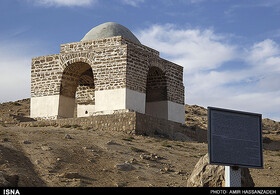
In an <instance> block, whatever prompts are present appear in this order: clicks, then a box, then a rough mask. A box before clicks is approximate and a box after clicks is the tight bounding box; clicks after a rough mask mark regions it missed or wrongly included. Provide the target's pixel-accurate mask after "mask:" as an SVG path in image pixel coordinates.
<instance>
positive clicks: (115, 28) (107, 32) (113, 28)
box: [81, 22, 141, 44]
mask: <svg viewBox="0 0 280 195" xmlns="http://www.w3.org/2000/svg"><path fill="white" fill-rule="evenodd" d="M114 36H122V37H125V38H127V39H129V40H131V41H132V42H134V43H138V44H141V43H140V41H139V40H138V39H137V38H136V36H135V35H134V34H133V33H132V32H131V31H130V30H128V29H127V28H126V27H124V26H123V25H120V24H117V23H115V22H107V23H104V24H100V25H99V26H96V27H94V28H93V29H91V30H90V31H89V32H88V33H87V34H86V35H85V36H84V38H83V39H82V40H81V41H89V40H96V39H104V38H108V37H114Z"/></svg>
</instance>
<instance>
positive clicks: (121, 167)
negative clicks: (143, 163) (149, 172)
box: [115, 163, 136, 171]
mask: <svg viewBox="0 0 280 195" xmlns="http://www.w3.org/2000/svg"><path fill="white" fill-rule="evenodd" d="M115 167H116V168H117V169H119V170H121V171H132V170H134V169H136V168H135V167H134V166H132V165H131V164H128V163H124V164H116V165H115Z"/></svg>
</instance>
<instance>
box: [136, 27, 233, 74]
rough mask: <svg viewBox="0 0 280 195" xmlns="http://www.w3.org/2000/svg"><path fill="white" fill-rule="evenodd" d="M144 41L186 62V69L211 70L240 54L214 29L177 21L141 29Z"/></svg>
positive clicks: (169, 55)
mask: <svg viewBox="0 0 280 195" xmlns="http://www.w3.org/2000/svg"><path fill="white" fill-rule="evenodd" d="M139 38H140V39H141V41H142V43H144V44H146V45H149V46H150V47H152V48H159V51H160V52H161V53H162V54H163V55H165V56H168V57H169V58H170V59H171V60H173V61H175V62H177V63H178V64H181V65H183V66H184V68H185V71H186V72H190V71H197V70H210V69H214V68H217V67H219V66H221V65H222V64H223V63H224V62H227V61H230V60H232V59H234V58H235V56H236V48H235V46H233V45H229V44H226V43H224V42H223V41H224V37H223V36H221V35H216V34H214V32H213V31H212V30H210V29H205V30H200V29H179V28H176V26H174V25H170V24H167V25H154V26H152V27H151V28H148V29H146V30H143V31H141V32H140V33H139Z"/></svg>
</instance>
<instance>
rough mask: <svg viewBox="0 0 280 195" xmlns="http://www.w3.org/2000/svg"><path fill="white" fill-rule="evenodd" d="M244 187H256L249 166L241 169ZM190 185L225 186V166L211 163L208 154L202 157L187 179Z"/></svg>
mask: <svg viewBox="0 0 280 195" xmlns="http://www.w3.org/2000/svg"><path fill="white" fill-rule="evenodd" d="M241 185H242V187H254V186H255V184H254V181H253V179H252V177H251V175H250V172H249V169H248V168H242V169H241ZM187 186H188V187H223V186H225V168H224V166H220V165H209V157H208V154H206V155H205V156H203V157H201V158H200V159H199V161H198V163H197V164H196V165H195V167H194V170H193V172H192V174H191V176H190V177H189V179H188V181H187Z"/></svg>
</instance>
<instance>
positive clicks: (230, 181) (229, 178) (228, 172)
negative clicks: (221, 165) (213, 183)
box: [225, 166, 241, 187]
mask: <svg viewBox="0 0 280 195" xmlns="http://www.w3.org/2000/svg"><path fill="white" fill-rule="evenodd" d="M225 187H241V168H240V167H238V166H225Z"/></svg>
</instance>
